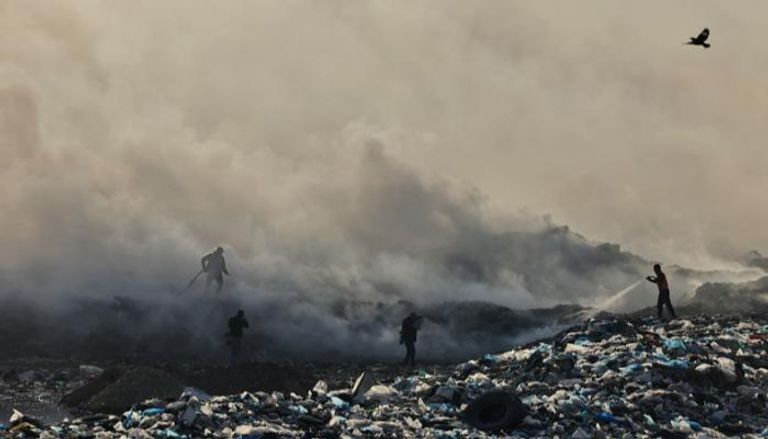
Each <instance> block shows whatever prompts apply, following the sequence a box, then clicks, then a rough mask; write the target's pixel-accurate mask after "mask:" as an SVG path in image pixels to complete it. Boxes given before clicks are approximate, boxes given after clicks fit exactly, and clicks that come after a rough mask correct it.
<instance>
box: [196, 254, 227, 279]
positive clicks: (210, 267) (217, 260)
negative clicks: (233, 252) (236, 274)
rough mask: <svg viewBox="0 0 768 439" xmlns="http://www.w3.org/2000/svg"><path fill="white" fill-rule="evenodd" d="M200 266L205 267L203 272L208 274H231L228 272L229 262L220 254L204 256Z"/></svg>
mask: <svg viewBox="0 0 768 439" xmlns="http://www.w3.org/2000/svg"><path fill="white" fill-rule="evenodd" d="M200 265H202V266H203V271H204V272H206V273H213V274H221V273H224V274H229V272H228V271H227V261H225V260H224V255H222V254H221V253H218V252H213V253H209V254H207V255H205V256H203V259H201V260H200Z"/></svg>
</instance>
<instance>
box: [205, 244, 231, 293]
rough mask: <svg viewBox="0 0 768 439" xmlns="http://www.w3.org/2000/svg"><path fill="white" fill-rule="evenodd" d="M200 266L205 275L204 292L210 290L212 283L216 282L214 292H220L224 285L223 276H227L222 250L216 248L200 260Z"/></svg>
mask: <svg viewBox="0 0 768 439" xmlns="http://www.w3.org/2000/svg"><path fill="white" fill-rule="evenodd" d="M200 265H202V266H203V271H204V272H205V273H206V279H205V292H206V293H207V292H208V291H209V290H210V288H211V282H213V281H216V292H217V293H219V292H221V287H222V286H223V285H224V275H225V274H226V275H227V276H229V271H227V261H225V260H224V249H223V248H221V247H216V250H214V251H213V253H209V254H207V255H205V256H203V258H202V259H200Z"/></svg>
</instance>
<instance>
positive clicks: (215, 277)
mask: <svg viewBox="0 0 768 439" xmlns="http://www.w3.org/2000/svg"><path fill="white" fill-rule="evenodd" d="M213 281H216V291H217V292H219V291H221V287H222V285H224V275H223V274H221V273H208V275H207V277H206V279H205V291H206V292H208V290H209V289H210V288H211V283H212V282H213Z"/></svg>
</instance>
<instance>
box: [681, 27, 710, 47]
mask: <svg viewBox="0 0 768 439" xmlns="http://www.w3.org/2000/svg"><path fill="white" fill-rule="evenodd" d="M707 38H709V29H707V28H706V27H705V28H704V30H703V31H701V33H700V34H699V36H697V37H695V38H694V37H691V41H689V42H687V43H685V44H691V45H693V46H703V47H704V48H708V47H709V43H707Z"/></svg>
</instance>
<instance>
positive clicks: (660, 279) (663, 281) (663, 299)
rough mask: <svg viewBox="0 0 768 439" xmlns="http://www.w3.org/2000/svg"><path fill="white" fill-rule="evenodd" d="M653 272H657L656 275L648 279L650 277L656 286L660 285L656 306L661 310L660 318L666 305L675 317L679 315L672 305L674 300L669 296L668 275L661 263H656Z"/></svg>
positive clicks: (650, 280)
mask: <svg viewBox="0 0 768 439" xmlns="http://www.w3.org/2000/svg"><path fill="white" fill-rule="evenodd" d="M653 272H654V273H656V276H648V277H646V279H648V281H649V282H653V283H655V284H656V286H657V287H659V299H658V301H657V302H656V307H657V308H658V310H659V319H661V317H662V316H663V315H664V312H663V311H664V305H666V306H667V308H668V309H669V313H670V314H672V318H673V319H675V318H677V316H676V315H675V308H673V307H672V300H670V298H669V283H667V275H666V274H664V272H663V271H661V265H659V264H655V265H654V266H653Z"/></svg>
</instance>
